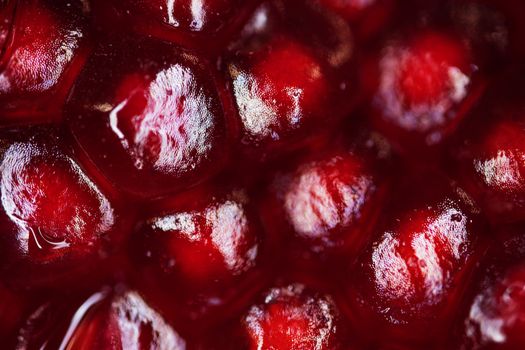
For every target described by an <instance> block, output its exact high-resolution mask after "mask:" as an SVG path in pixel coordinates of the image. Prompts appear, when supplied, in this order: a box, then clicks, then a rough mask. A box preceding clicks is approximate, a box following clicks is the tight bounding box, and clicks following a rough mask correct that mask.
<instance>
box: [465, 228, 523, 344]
mask: <svg viewBox="0 0 525 350" xmlns="http://www.w3.org/2000/svg"><path fill="white" fill-rule="evenodd" d="M504 231H505V232H503V233H500V234H501V235H502V237H505V238H503V239H502V240H501V241H499V242H498V244H495V245H494V246H492V247H491V250H490V252H489V254H488V256H487V258H488V259H486V260H485V261H484V262H483V265H482V266H481V269H482V270H483V273H482V274H480V279H479V281H477V282H476V283H475V284H473V285H472V287H471V290H472V295H471V297H470V298H469V300H468V301H467V302H466V303H465V306H464V308H465V315H464V318H462V319H461V321H462V322H461V323H460V324H459V327H458V331H459V334H458V337H459V343H456V344H455V346H456V347H457V348H460V349H473V350H474V349H475V350H479V349H490V350H496V349H497V350H511V349H520V348H523V346H525V337H524V336H523V327H525V317H524V315H525V298H524V294H523V290H524V287H525V250H524V247H525V237H524V236H523V225H522V224H520V225H515V226H514V227H512V228H508V229H505V230H504ZM509 233H511V235H509Z"/></svg>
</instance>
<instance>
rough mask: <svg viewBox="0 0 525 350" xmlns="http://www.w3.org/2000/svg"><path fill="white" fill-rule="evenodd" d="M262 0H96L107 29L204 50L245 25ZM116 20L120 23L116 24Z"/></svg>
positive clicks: (218, 44) (219, 44)
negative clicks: (122, 30)
mask: <svg viewBox="0 0 525 350" xmlns="http://www.w3.org/2000/svg"><path fill="white" fill-rule="evenodd" d="M259 2H260V1H259V0H245V1H242V0H203V1H199V2H196V1H191V0H184V1H171V0H147V1H141V0H124V1H120V0H110V1H104V0H95V1H93V4H92V5H93V9H94V12H95V14H96V16H95V17H96V20H97V23H98V24H100V25H101V27H102V28H104V31H113V32H114V31H119V30H121V28H125V29H126V30H129V29H131V30H132V31H134V32H136V33H138V34H141V35H143V36H153V37H156V38H159V39H162V40H167V41H172V42H174V43H177V44H179V45H182V46H185V47H189V48H193V49H197V50H199V51H205V52H217V51H219V50H221V49H222V48H223V46H224V45H225V44H226V43H227V40H228V39H229V38H230V37H231V36H232V35H233V34H235V33H236V32H237V31H238V30H239V27H241V26H242V25H243V23H244V22H245V21H246V19H247V17H248V16H249V15H250V13H251V11H252V10H253V9H254V7H255V6H256V5H257V4H258V3H259ZM115 22H117V23H120V25H119V26H115Z"/></svg>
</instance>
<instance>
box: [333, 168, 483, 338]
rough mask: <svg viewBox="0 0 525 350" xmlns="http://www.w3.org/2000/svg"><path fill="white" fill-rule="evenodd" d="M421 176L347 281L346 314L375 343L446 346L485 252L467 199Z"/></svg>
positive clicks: (395, 204)
mask: <svg viewBox="0 0 525 350" xmlns="http://www.w3.org/2000/svg"><path fill="white" fill-rule="evenodd" d="M417 176H418V177H419V178H420V180H419V181H417V180H416V179H417V177H409V178H407V179H406V180H404V184H401V185H400V186H399V187H397V188H398V191H399V192H397V193H396V195H395V196H394V197H393V199H392V202H391V204H390V209H389V210H388V211H387V212H385V214H384V216H383V218H382V220H380V221H379V222H378V224H376V229H375V232H376V233H375V234H374V238H373V241H372V243H371V244H370V245H369V246H368V248H367V249H365V250H364V251H363V253H362V254H361V256H360V258H359V259H358V263H357V264H354V265H352V267H351V268H350V271H349V273H348V277H347V280H346V282H345V286H346V287H345V288H346V294H345V296H344V299H342V300H341V303H342V304H343V305H345V310H346V313H347V316H348V317H349V318H350V320H351V324H352V325H353V326H354V327H356V328H357V329H361V330H363V332H365V334H368V336H369V337H370V339H369V340H370V341H371V342H374V343H381V342H385V343H388V342H392V341H393V340H400V341H406V342H408V343H412V344H422V345H421V346H423V345H425V346H426V345H427V344H438V345H439V344H443V343H444V341H445V340H446V339H447V336H448V333H447V332H448V330H449V329H450V323H451V320H453V319H454V317H455V314H456V313H457V308H458V306H459V305H461V302H462V300H463V297H464V294H465V289H466V287H467V286H468V285H469V283H470V281H471V278H472V275H473V273H474V270H475V266H476V264H477V261H478V260H479V259H480V257H482V256H483V254H484V252H485V239H484V222H483V219H482V218H481V217H480V215H479V211H478V209H477V208H476V207H475V206H474V204H473V202H472V201H471V200H470V199H469V198H468V196H467V195H466V194H465V193H464V192H463V191H462V190H461V189H460V188H457V187H455V186H454V185H451V184H450V182H448V180H447V179H446V178H443V177H440V176H437V177H435V175H429V174H421V173H420V174H417ZM378 334H380V336H377V335H378Z"/></svg>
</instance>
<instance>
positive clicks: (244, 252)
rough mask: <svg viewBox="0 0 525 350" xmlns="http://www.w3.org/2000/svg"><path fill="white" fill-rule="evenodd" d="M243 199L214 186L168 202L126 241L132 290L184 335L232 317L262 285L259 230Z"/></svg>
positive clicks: (239, 193)
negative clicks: (133, 270) (128, 248)
mask: <svg viewBox="0 0 525 350" xmlns="http://www.w3.org/2000/svg"><path fill="white" fill-rule="evenodd" d="M248 198H249V197H248V196H247V193H246V192H245V191H244V190H241V189H234V190H231V191H225V190H224V189H222V190H219V191H217V189H216V188H215V189H214V188H213V187H212V188H210V187H201V188H199V189H197V190H195V191H192V192H188V193H184V194H182V195H179V196H174V197H168V198H167V199H166V200H163V201H160V202H158V203H157V204H155V205H154V206H153V208H154V209H153V208H152V209H153V210H152V211H150V213H155V214H148V215H147V216H146V219H145V221H144V223H142V224H141V225H140V227H139V228H138V229H137V231H136V232H135V234H134V236H133V239H132V242H131V251H132V256H133V257H134V260H133V261H134V263H135V264H134V269H135V283H136V285H137V288H138V289H139V290H141V291H142V292H143V293H144V294H145V295H146V296H147V297H148V298H149V300H151V302H152V303H153V305H155V306H157V307H158V309H159V310H161V312H162V313H163V314H164V315H165V316H166V317H167V319H168V320H170V322H173V323H174V324H176V325H177V326H178V327H179V328H180V329H183V330H185V331H187V332H188V333H195V332H201V331H202V330H203V329H207V328H208V327H210V326H212V325H214V324H216V323H217V322H219V321H221V320H224V319H226V318H228V317H231V316H232V315H235V314H236V313H238V312H239V311H240V310H242V308H244V307H245V306H246V305H247V303H248V302H249V300H250V298H251V297H252V296H253V295H254V293H256V292H257V291H258V290H259V289H260V288H261V286H262V285H264V283H265V281H266V276H265V275H264V274H263V273H262V267H261V265H262V264H266V263H265V262H264V261H263V258H264V250H265V247H264V242H263V241H262V239H263V237H262V231H261V227H260V223H259V222H258V218H257V216H256V213H255V211H254V209H253V207H252V205H253V204H251V203H250V202H249V200H248ZM195 335H198V334H195Z"/></svg>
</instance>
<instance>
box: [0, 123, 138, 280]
mask: <svg viewBox="0 0 525 350" xmlns="http://www.w3.org/2000/svg"><path fill="white" fill-rule="evenodd" d="M29 130H30V131H28V132H24V133H22V132H20V131H19V130H13V131H12V132H4V133H3V134H2V141H1V142H2V153H1V164H0V191H1V194H2V196H1V197H2V207H1V211H0V227H2V231H3V233H4V234H3V235H2V237H1V238H0V240H1V245H0V246H1V248H0V250H1V255H0V256H1V262H0V266H1V267H0V273H1V275H2V279H3V280H4V281H5V282H6V283H7V282H9V283H10V284H13V285H17V286H19V285H21V286H28V285H32V286H35V285H40V286H51V284H53V285H55V284H56V285H58V284H59V283H66V281H67V280H69V279H73V280H75V279H77V278H78V276H81V275H82V276H83V275H86V274H91V275H98V274H100V275H103V273H99V272H97V274H94V273H93V272H94V268H95V267H96V266H97V265H99V264H100V263H101V261H102V260H104V259H106V258H107V257H108V254H109V253H110V252H113V251H115V250H118V247H119V245H120V243H121V242H122V239H123V236H124V234H125V232H126V230H127V229H129V220H130V218H131V217H132V215H131V216H130V217H128V214H129V213H127V212H121V210H122V208H123V207H122V205H121V204H120V202H119V201H117V200H116V199H115V196H114V193H113V192H112V191H111V190H110V189H107V188H105V187H104V186H102V187H101V186H99V185H98V184H96V183H95V182H93V180H92V179H91V178H90V177H88V175H87V174H86V173H85V172H84V170H83V169H82V168H80V166H79V165H78V163H77V162H76V161H75V159H74V158H73V157H72V156H71V154H70V153H69V152H68V150H67V149H66V148H65V147H63V146H61V144H62V142H63V138H61V137H60V136H59V135H60V134H59V133H58V132H55V131H54V130H49V129H39V130H37V129H29ZM66 284H68V283H66ZM74 286H75V284H73V285H72V287H74Z"/></svg>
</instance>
